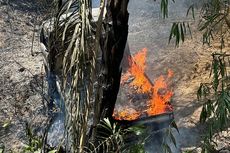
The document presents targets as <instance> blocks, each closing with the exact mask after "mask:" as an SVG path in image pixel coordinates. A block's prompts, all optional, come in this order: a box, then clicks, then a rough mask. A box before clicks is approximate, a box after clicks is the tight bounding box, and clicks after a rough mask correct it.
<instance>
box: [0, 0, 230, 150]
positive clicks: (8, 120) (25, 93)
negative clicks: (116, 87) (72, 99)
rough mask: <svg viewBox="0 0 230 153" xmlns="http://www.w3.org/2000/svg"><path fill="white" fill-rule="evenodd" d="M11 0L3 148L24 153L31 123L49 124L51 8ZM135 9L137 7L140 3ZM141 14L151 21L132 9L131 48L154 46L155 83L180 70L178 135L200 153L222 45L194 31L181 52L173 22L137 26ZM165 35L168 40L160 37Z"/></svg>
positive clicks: (1, 8) (0, 84) (5, 42)
mask: <svg viewBox="0 0 230 153" xmlns="http://www.w3.org/2000/svg"><path fill="white" fill-rule="evenodd" d="M9 2H10V3H9V4H10V5H7V4H6V3H5V2H4V1H3V0H0V73H1V75H0V147H2V146H4V147H5V148H6V151H7V152H9V151H10V150H13V151H15V152H20V150H21V149H22V148H23V146H25V144H26V143H27V141H26V140H27V139H26V133H25V129H26V128H25V127H26V126H25V125H26V123H31V124H32V126H33V127H36V126H37V127H39V126H38V125H41V124H45V123H44V121H45V119H44V118H45V116H44V114H45V113H44V109H43V106H44V103H45V101H44V100H42V95H43V94H44V93H43V88H45V83H44V84H43V83H42V82H43V81H42V80H44V70H43V65H42V64H43V62H42V57H41V54H40V46H39V43H38V42H39V35H38V33H39V26H38V25H39V23H40V21H41V20H42V19H43V18H44V12H43V11H42V10H45V8H44V7H42V6H43V5H41V3H39V2H40V1H36V0H9ZM146 2H149V1H147V0H146ZM130 5H131V7H132V5H134V3H132V2H131V4H130ZM139 6H141V5H139ZM132 13H133V14H134V15H132ZM138 13H139V14H138ZM135 15H136V16H135ZM154 15H156V14H154ZM139 16H147V17H148V14H146V12H141V11H140V12H138V10H133V11H131V16H130V34H129V43H130V49H131V51H132V53H135V52H137V51H138V50H140V49H142V48H143V47H147V48H148V50H149V53H148V58H147V72H146V73H147V74H148V75H149V76H150V78H151V79H153V80H154V78H156V77H157V76H159V75H161V74H164V73H166V72H167V69H169V68H170V69H172V70H173V71H174V73H175V76H174V80H173V83H172V84H173V85H172V86H173V90H174V97H173V100H172V101H173V103H172V104H173V106H174V113H175V118H176V121H177V125H178V127H179V130H180V135H176V137H177V141H178V146H179V147H181V148H183V149H186V148H187V149H195V150H194V152H200V151H199V146H200V144H201V136H202V135H203V134H204V132H205V127H204V125H202V124H200V123H199V115H200V111H201V105H202V104H201V103H199V102H198V101H197V99H196V91H197V89H198V87H199V85H200V83H201V82H207V81H209V73H210V67H211V63H210V60H211V56H210V55H211V53H212V52H214V51H216V50H217V49H219V48H218V47H219V44H218V43H215V44H214V45H213V46H212V47H211V48H209V47H207V46H204V45H203V44H202V43H201V40H202V38H201V34H199V33H196V32H194V34H193V39H190V38H189V36H188V39H187V40H186V41H185V43H184V44H182V45H181V46H180V47H179V48H175V47H174V44H170V45H167V44H168V42H167V41H168V39H167V36H168V33H169V31H168V30H169V29H168V27H166V26H164V25H165V24H166V22H169V23H171V20H170V19H168V20H166V21H162V20H159V21H155V20H154V21H150V20H146V21H142V20H143V19H141V18H140V21H139V22H136V21H135V22H136V23H134V18H136V19H135V20H138V19H139V18H138V17H139ZM156 18H158V15H156ZM150 23H151V24H150ZM149 25H151V26H157V28H156V27H155V31H154V30H153V31H152V33H151V32H150V33H149V35H146V33H148V30H147V29H145V26H146V28H148V26H149ZM140 27H144V28H143V29H144V30H140ZM194 27H195V25H194ZM164 28H166V29H164ZM33 31H35V34H34V43H33V48H32V51H31V47H32V40H33ZM153 33H154V35H153ZM159 33H160V34H159ZM162 33H163V39H162V38H160V36H161V34H162ZM151 34H152V35H151ZM140 40H141V41H140ZM137 42H138V43H137ZM229 49H230V46H227V47H226V48H225V51H227V52H229ZM32 54H33V56H32ZM5 126H6V127H5ZM229 135H230V133H229V132H227V131H226V132H224V133H222V136H221V137H219V138H217V139H216V141H217V142H218V149H221V148H224V147H229V146H230V137H229ZM196 148H198V149H196Z"/></svg>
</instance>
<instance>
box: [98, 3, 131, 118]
mask: <svg viewBox="0 0 230 153" xmlns="http://www.w3.org/2000/svg"><path fill="white" fill-rule="evenodd" d="M128 2H129V0H109V1H108V3H107V13H106V17H105V24H104V28H105V35H104V36H103V38H102V40H101V46H102V47H101V48H102V65H103V74H104V78H105V85H106V86H105V88H104V89H103V98H102V102H101V117H100V118H109V119H110V120H113V118H112V115H113V111H114V107H115V102H116V99H117V94H118V91H119V87H120V79H121V72H122V69H121V66H120V65H121V61H122V58H123V54H124V50H125V46H126V42H127V37H128V19H129V13H128V10H127V7H128Z"/></svg>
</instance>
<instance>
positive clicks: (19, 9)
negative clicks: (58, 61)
mask: <svg viewBox="0 0 230 153" xmlns="http://www.w3.org/2000/svg"><path fill="white" fill-rule="evenodd" d="M40 6H41V5H40V4H39V3H38V2H37V1H35V0H26V1H23V0H11V1H9V5H7V3H5V2H4V1H0V73H1V75H0V84H1V85H0V146H4V147H5V148H6V152H9V151H10V150H11V149H12V148H13V150H14V151H15V152H19V149H21V148H22V147H23V146H24V145H25V144H26V143H27V142H26V141H25V140H27V138H26V133H25V128H26V126H25V125H26V124H25V123H29V124H30V123H31V124H32V125H33V126H36V124H41V122H42V121H44V120H41V116H40V115H41V114H44V113H42V110H43V101H42V96H41V95H42V81H41V80H42V79H43V76H44V73H43V70H42V58H41V55H40V53H39V52H40V50H39V49H40V47H39V44H38V42H39V41H38V31H39V29H38V24H39V20H40V18H41V17H42V12H41V10H42V9H43V8H41V7H40ZM33 31H35V35H34V40H35V41H34V43H33V49H32V52H33V54H34V56H32V52H31V48H32V39H33ZM42 116H43V115H42ZM3 126H6V127H3Z"/></svg>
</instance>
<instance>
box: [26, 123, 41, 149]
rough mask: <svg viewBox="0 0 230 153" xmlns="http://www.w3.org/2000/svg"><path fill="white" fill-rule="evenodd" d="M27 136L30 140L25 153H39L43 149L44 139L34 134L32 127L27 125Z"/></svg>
mask: <svg viewBox="0 0 230 153" xmlns="http://www.w3.org/2000/svg"><path fill="white" fill-rule="evenodd" d="M26 135H27V137H28V139H29V141H28V144H27V145H25V147H24V149H23V152H24V153H31V152H32V153H39V152H41V148H42V139H41V138H39V137H37V136H35V135H34V134H33V131H32V128H31V126H30V125H29V124H28V123H26Z"/></svg>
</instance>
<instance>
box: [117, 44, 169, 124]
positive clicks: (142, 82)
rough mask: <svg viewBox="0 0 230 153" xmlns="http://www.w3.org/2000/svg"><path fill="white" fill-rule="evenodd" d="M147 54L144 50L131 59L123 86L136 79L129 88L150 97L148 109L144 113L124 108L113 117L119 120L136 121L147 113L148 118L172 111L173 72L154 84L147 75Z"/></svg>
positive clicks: (159, 78) (124, 75)
mask: <svg viewBox="0 0 230 153" xmlns="http://www.w3.org/2000/svg"><path fill="white" fill-rule="evenodd" d="M146 54H147V48H143V49H142V50H141V51H139V52H138V53H137V54H135V55H134V56H133V57H131V56H130V57H129V63H130V64H129V65H130V68H129V69H128V71H127V72H126V73H125V74H123V76H122V78H121V85H124V83H125V82H127V81H128V79H129V78H130V77H134V79H133V80H132V82H130V83H129V86H130V87H135V89H136V92H137V93H143V94H146V93H147V94H148V95H150V97H149V100H148V102H147V104H146V106H147V108H146V110H143V111H142V112H139V111H137V110H135V109H133V108H128V106H126V107H123V110H121V111H117V110H115V112H114V115H113V116H114V117H115V118H116V119H118V120H135V119H137V118H139V117H140V116H141V115H142V114H144V113H145V112H146V113H147V115H148V116H152V115H158V114H162V113H165V112H168V111H172V106H171V105H170V104H169V102H170V99H171V97H172V96H173V92H172V91H171V90H169V89H168V85H167V82H168V81H169V80H170V79H171V78H172V77H173V75H174V74H173V71H172V70H170V69H169V70H168V75H167V77H164V76H163V75H161V76H160V77H158V78H157V79H156V80H155V81H154V84H152V83H151V81H150V80H149V79H148V77H147V76H146V74H145V68H146Z"/></svg>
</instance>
